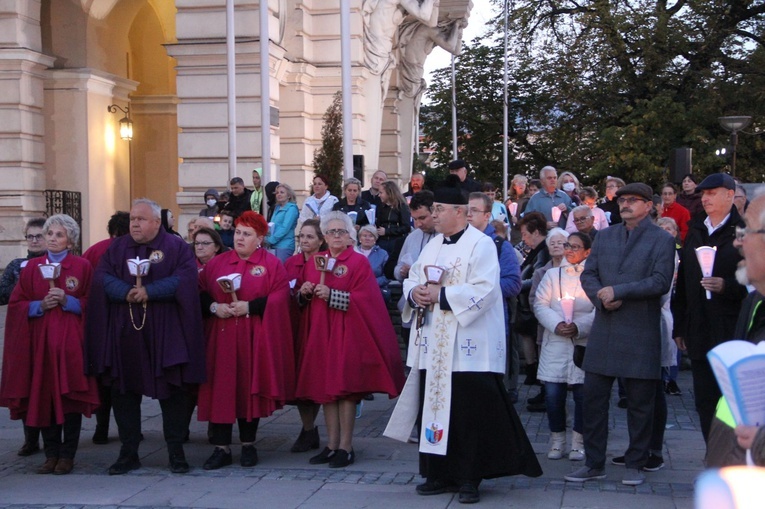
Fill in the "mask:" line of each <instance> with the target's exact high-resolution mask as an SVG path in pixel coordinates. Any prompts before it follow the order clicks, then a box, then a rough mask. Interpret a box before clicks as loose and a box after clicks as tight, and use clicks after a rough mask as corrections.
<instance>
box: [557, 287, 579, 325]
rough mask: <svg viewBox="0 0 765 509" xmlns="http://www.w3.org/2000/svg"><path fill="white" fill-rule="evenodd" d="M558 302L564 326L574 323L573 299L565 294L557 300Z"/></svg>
mask: <svg viewBox="0 0 765 509" xmlns="http://www.w3.org/2000/svg"><path fill="white" fill-rule="evenodd" d="M558 300H559V301H560V307H561V309H562V310H563V320H564V321H565V322H566V324H570V323H571V322H573V321H574V301H575V299H574V297H572V296H571V295H569V294H568V293H566V295H565V296H563V297H562V298H560V299H558Z"/></svg>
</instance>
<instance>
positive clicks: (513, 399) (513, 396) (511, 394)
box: [507, 389, 518, 405]
mask: <svg viewBox="0 0 765 509" xmlns="http://www.w3.org/2000/svg"><path fill="white" fill-rule="evenodd" d="M507 397H508V398H510V403H512V404H513V405H515V404H516V403H518V390H517V389H511V390H509V391H507Z"/></svg>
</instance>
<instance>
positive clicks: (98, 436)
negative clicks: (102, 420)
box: [93, 426, 109, 445]
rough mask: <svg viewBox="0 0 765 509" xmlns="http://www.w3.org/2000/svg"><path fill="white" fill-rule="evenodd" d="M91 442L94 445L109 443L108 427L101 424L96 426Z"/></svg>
mask: <svg viewBox="0 0 765 509" xmlns="http://www.w3.org/2000/svg"><path fill="white" fill-rule="evenodd" d="M93 443H94V444H96V445H105V444H108V443H109V428H105V427H102V426H96V431H95V433H93Z"/></svg>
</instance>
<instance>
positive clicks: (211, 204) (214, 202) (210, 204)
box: [207, 199, 218, 208]
mask: <svg viewBox="0 0 765 509" xmlns="http://www.w3.org/2000/svg"><path fill="white" fill-rule="evenodd" d="M216 203H218V202H217V201H215V200H212V199H210V200H207V206H208V207H210V208H212V207H214V206H215V204H216Z"/></svg>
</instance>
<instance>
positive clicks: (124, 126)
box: [106, 104, 133, 141]
mask: <svg viewBox="0 0 765 509" xmlns="http://www.w3.org/2000/svg"><path fill="white" fill-rule="evenodd" d="M106 109H107V110H108V111H109V113H117V110H120V111H121V112H122V113H124V114H125V116H124V117H122V119H121V120H120V138H122V139H123V140H127V141H130V140H132V139H133V121H132V120H130V106H125V109H122V108H120V107H119V106H117V105H116V104H112V105H110V106H107V107H106Z"/></svg>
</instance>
